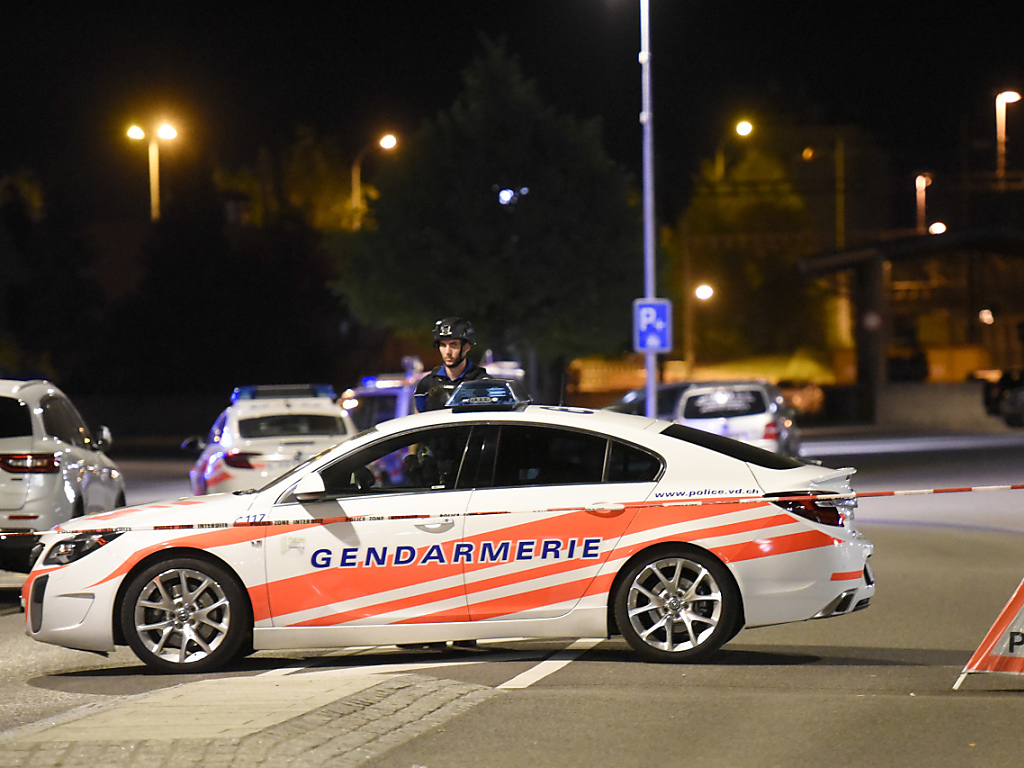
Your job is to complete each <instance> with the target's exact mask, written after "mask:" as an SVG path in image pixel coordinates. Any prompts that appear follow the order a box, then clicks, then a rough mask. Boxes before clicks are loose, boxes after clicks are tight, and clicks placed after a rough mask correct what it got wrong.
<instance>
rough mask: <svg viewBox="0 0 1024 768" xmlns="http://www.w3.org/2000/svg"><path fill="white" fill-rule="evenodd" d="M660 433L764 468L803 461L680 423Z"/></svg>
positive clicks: (788, 466)
mask: <svg viewBox="0 0 1024 768" xmlns="http://www.w3.org/2000/svg"><path fill="white" fill-rule="evenodd" d="M661 434H663V435H668V436H669V437H674V438H675V439H676V440H683V441H685V442H687V443H693V444H694V445H699V446H701V447H702V448H709V449H710V450H712V451H716V452H717V453H721V454H724V455H726V456H730V457H732V458H734V459H739V460H740V461H745V462H747V463H748V464H756V465H757V466H759V467H765V468H766V469H793V468H795V467H802V466H804V463H803V462H802V461H800V460H799V459H793V458H790V457H789V456H781V455H779V454H777V453H772V452H771V451H766V450H764V449H763V448H758V447H757V446H754V445H750V444H749V443H741V442H740V441H739V440H733V439H732V438H729V437H722V436H721V435H714V434H712V433H710V432H703V431H701V430H699V429H693V428H692V427H686V426H683V425H682V424H672V425H671V426H669V427H666V428H665V429H663V430H662V432H661Z"/></svg>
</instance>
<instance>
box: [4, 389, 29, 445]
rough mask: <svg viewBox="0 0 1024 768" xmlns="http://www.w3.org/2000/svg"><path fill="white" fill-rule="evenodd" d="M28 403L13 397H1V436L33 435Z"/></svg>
mask: <svg viewBox="0 0 1024 768" xmlns="http://www.w3.org/2000/svg"><path fill="white" fill-rule="evenodd" d="M31 436H32V417H31V416H30V415H29V411H28V405H27V404H26V403H24V402H22V401H21V400H18V399H16V398H13V397H0V437H31Z"/></svg>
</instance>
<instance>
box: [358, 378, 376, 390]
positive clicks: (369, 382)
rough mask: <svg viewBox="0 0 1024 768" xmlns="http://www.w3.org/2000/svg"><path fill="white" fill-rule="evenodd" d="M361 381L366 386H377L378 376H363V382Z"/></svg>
mask: <svg viewBox="0 0 1024 768" xmlns="http://www.w3.org/2000/svg"><path fill="white" fill-rule="evenodd" d="M359 383H360V385H361V386H364V387H375V386H377V377H376V376H363V380H362V381H361V382H359Z"/></svg>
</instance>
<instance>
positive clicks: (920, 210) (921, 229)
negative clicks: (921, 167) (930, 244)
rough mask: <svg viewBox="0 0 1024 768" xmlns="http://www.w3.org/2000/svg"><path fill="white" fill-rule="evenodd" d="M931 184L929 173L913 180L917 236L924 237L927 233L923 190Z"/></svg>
mask: <svg viewBox="0 0 1024 768" xmlns="http://www.w3.org/2000/svg"><path fill="white" fill-rule="evenodd" d="M931 183H932V176H931V174H930V173H922V174H919V175H918V177H917V178H916V179H914V186H915V187H916V188H917V234H919V235H924V234H927V232H928V218H927V212H926V209H925V194H926V192H925V190H927V189H928V187H929V185H930V184H931Z"/></svg>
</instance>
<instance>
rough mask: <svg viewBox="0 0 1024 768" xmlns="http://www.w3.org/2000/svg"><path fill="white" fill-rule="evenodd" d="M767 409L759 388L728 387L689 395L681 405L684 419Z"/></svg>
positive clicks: (725, 416) (725, 415)
mask: <svg viewBox="0 0 1024 768" xmlns="http://www.w3.org/2000/svg"><path fill="white" fill-rule="evenodd" d="M766 410H768V408H767V405H766V403H765V398H764V393H763V392H762V391H761V390H759V389H751V388H738V387H729V388H722V389H715V390H712V391H710V392H700V393H695V394H693V395H690V396H689V397H688V398H687V399H686V403H685V404H684V405H683V418H684V419H720V418H728V417H733V416H752V415H754V414H756V413H764V412H765V411H766Z"/></svg>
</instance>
